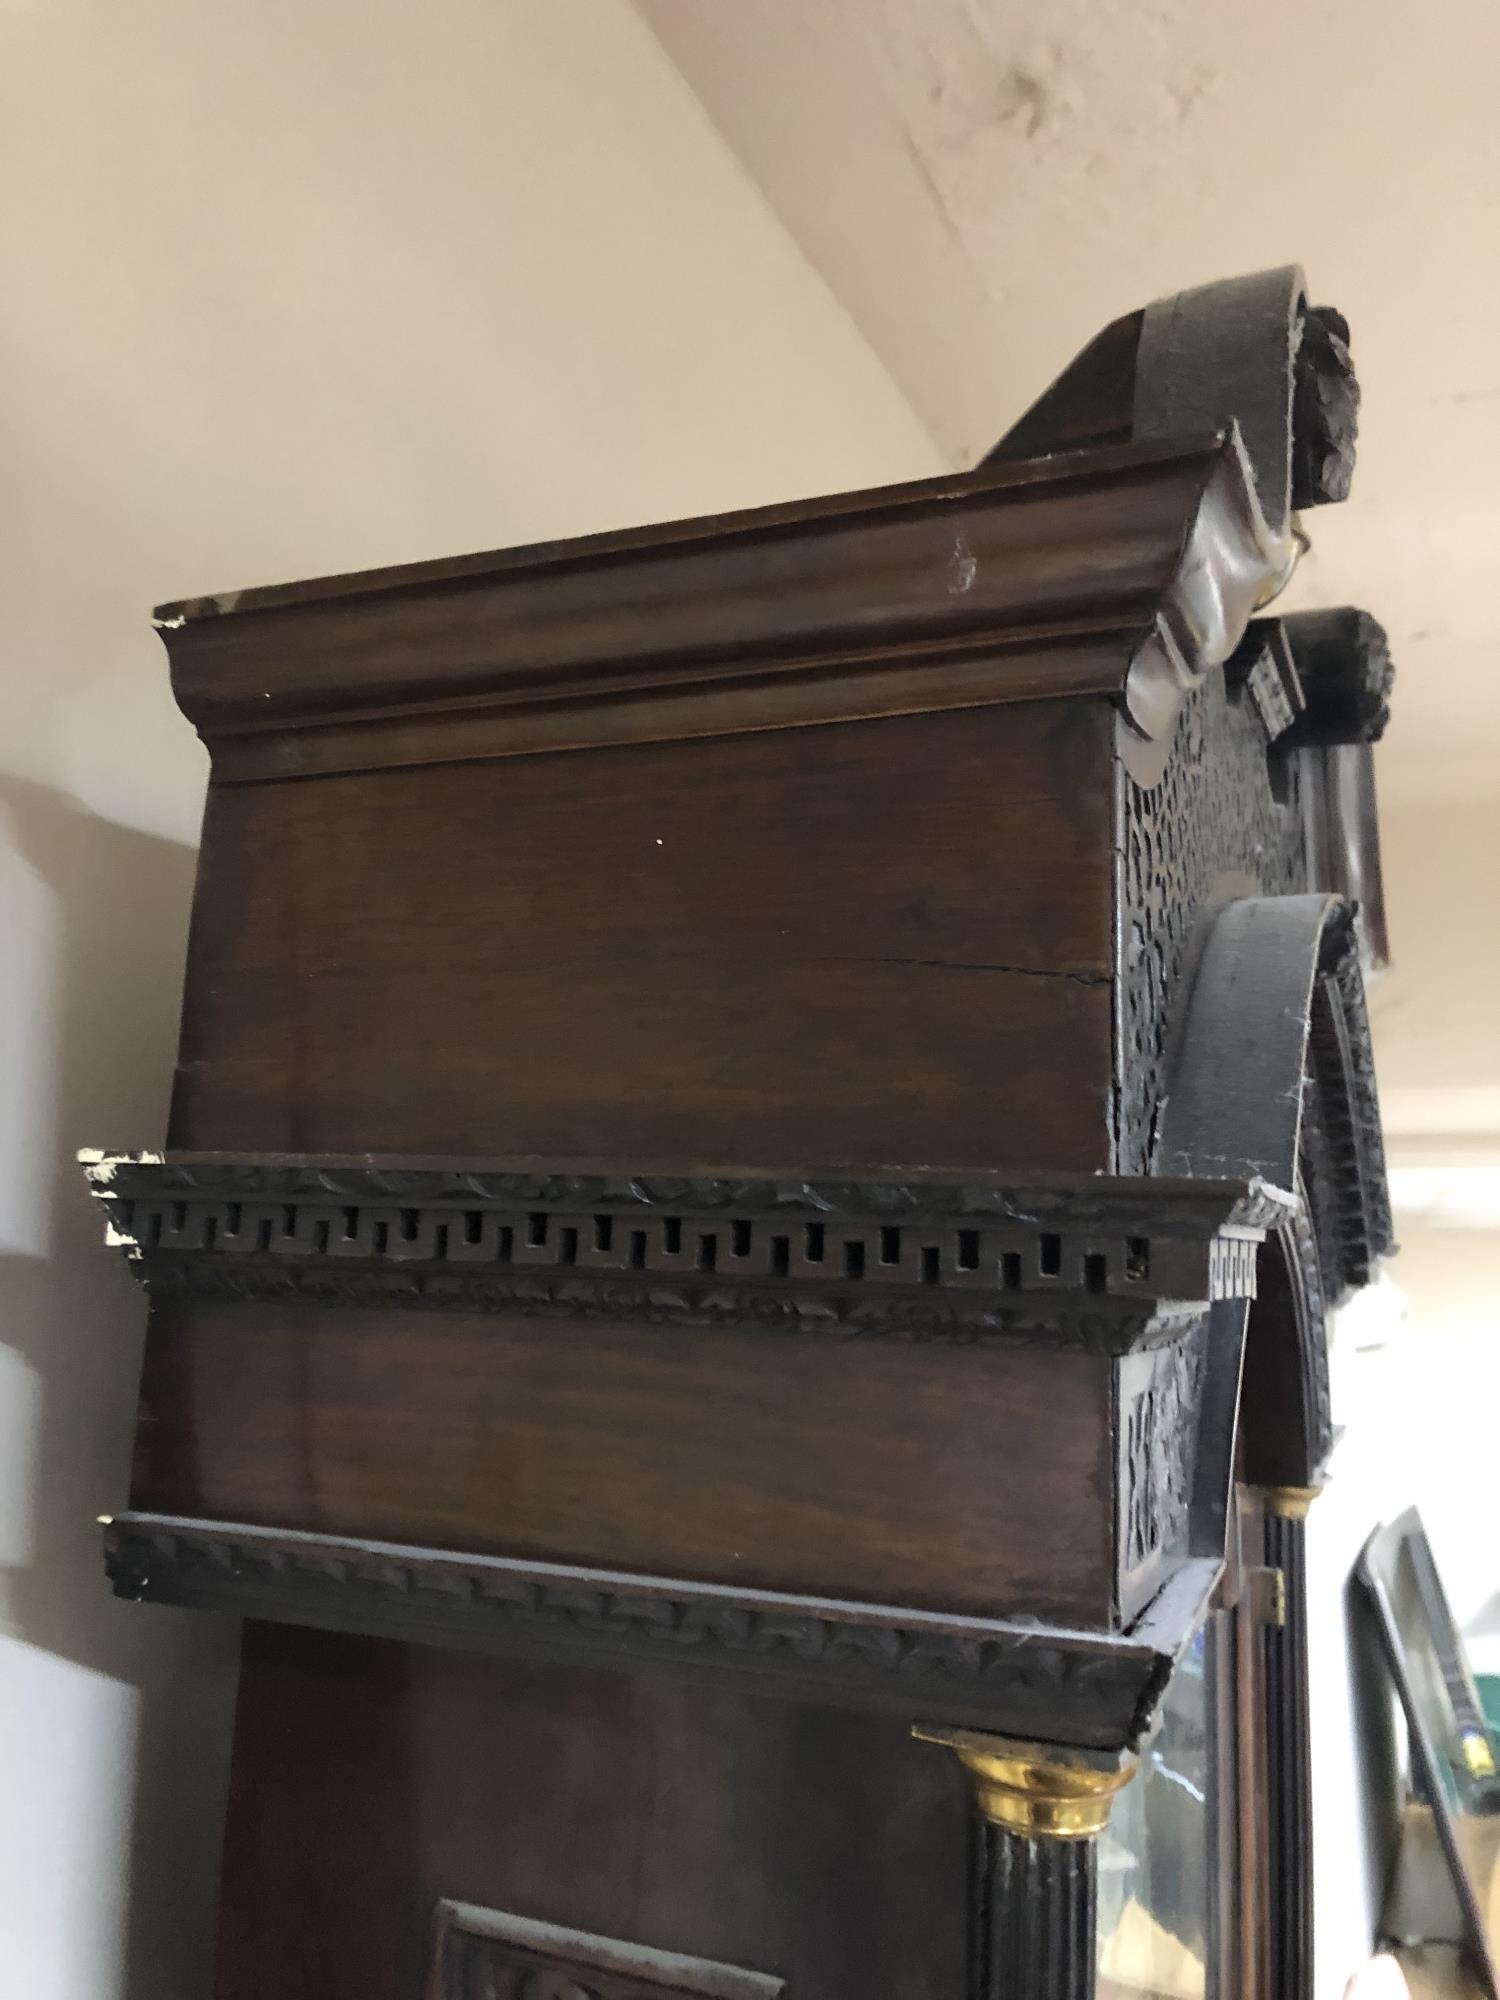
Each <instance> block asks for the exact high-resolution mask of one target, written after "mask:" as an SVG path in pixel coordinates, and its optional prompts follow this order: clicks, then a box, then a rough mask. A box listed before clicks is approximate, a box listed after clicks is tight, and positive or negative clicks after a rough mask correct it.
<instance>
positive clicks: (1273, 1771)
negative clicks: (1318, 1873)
mask: <svg viewBox="0 0 1500 2000" xmlns="http://www.w3.org/2000/svg"><path fill="white" fill-rule="evenodd" d="M1259 1525H1260V1528H1261V1533H1262V1536H1263V1538H1264V1547H1265V1559H1266V1562H1267V1563H1268V1564H1269V1565H1270V1567H1271V1568H1272V1569H1273V1570H1275V1571H1276V1572H1277V1573H1279V1575H1280V1577H1281V1592H1282V1610H1283V1615H1282V1618H1281V1621H1280V1622H1279V1623H1277V1624H1272V1625H1268V1626H1267V1627H1266V1628H1265V1636H1264V1646H1265V1668H1264V1699H1265V1716H1266V1754H1265V1760H1264V1761H1265V1766H1266V1773H1267V1784H1266V1789H1267V1834H1268V1841H1269V1853H1268V1857H1267V1870H1266V1876H1267V1883H1266V1891H1267V1893H1266V1901H1267V1906H1268V1923H1267V1933H1268V1939H1269V1944H1270V1954H1271V1985H1270V1992H1271V1996H1272V2000H1311V1995H1312V1992H1313V1908H1314V1904H1313V1827H1312V1805H1313V1800H1312V1712H1311V1706H1310V1700H1309V1693H1308V1675H1307V1637H1308V1634H1307V1555H1306V1522H1305V1521H1302V1520H1293V1519H1290V1518H1288V1517H1287V1516H1285V1515H1282V1514H1276V1513H1269V1512H1268V1513H1265V1514H1264V1515H1263V1517H1262V1520H1261V1522H1260V1524H1259Z"/></svg>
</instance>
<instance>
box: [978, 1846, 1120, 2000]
mask: <svg viewBox="0 0 1500 2000" xmlns="http://www.w3.org/2000/svg"><path fill="white" fill-rule="evenodd" d="M981 1837H982V1840H983V1843H984V1852H983V1858H982V1861H981V1869H982V1882H981V1889H980V1895H981V1897H982V1909H983V1921H982V1926H981V1933H980V1935H981V1950H982V1958H981V1964H980V1970H979V1978H978V1980H977V1981H976V1984H975V1987H974V1994H975V2000H1021V1996H1022V1995H1024V1996H1025V2000H1089V1995H1090V1994H1091V1993H1092V1992H1093V1991H1094V1981H1095V1975H1096V1971H1097V1967H1098V1959H1099V1935H1098V1933H1099V1925H1098V1865H1099V1857H1098V1850H1097V1847H1096V1845H1095V1843H1094V1842H1093V1841H1092V1840H1046V1839H1031V1838H1029V1837H1028V1836H1027V1835H1025V1834H1019V1833H1011V1832H1009V1831H1008V1830H1007V1829H1006V1828H1004V1827H999V1826H986V1827H985V1828H984V1830H983V1834H982V1836H981Z"/></svg>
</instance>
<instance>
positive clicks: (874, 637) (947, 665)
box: [158, 429, 1286, 783]
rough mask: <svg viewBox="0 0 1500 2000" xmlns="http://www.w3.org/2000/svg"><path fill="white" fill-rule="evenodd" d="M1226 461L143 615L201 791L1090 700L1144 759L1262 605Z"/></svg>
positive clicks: (1027, 485)
mask: <svg viewBox="0 0 1500 2000" xmlns="http://www.w3.org/2000/svg"><path fill="white" fill-rule="evenodd" d="M1285 553H1286V552H1285V551H1284V550H1283V549H1282V548H1281V546H1280V544H1279V543H1278V542H1277V541H1276V538H1275V537H1273V536H1272V535H1270V534H1269V532H1268V530H1267V528H1266V525H1265V521H1264V519H1263V517H1262V515H1261V512H1260V508H1259V505H1258V503H1257V501H1256V499H1255V495H1254V491H1253V482H1252V480H1251V477H1250V472H1249V468H1248V464H1247V461H1246V458H1245V454H1244V450H1243V447H1242V446H1241V444H1240V442H1239V438H1238V434H1237V433H1236V432H1235V431H1234V430H1233V429H1231V430H1230V431H1229V432H1228V433H1225V434H1222V435H1218V436H1214V437H1210V438H1207V439H1201V440H1197V441H1192V442H1188V443H1175V442H1174V443H1171V444H1165V445H1163V444H1137V445H1131V446H1128V447H1121V448H1107V449H1102V450H1094V451H1086V452H1075V453H1069V454H1066V455H1064V456H1061V457H1053V458H1048V459H1038V460H1033V461H1029V462H1025V463H1021V464H1010V465H997V466H992V467H987V468H983V469H981V470H980V471H977V472H973V473H970V474H967V475H964V476H962V477H958V476H955V477H950V478H940V479H931V480H923V481H920V482H917V483H915V484H911V485H905V486H894V487H886V488H880V489H876V490H874V491H870V492H865V493H857V494H849V495H841V496H837V497H834V498H829V499H818V500H810V501H803V502H798V503H796V504H793V505H788V506H778V507H769V508H761V509H757V510H755V511H753V512H749V513H741V514H729V515H722V516H718V517H714V518H711V519H706V520H701V521H690V522H686V523H679V524H675V525H670V526H665V527H652V528H645V529H632V530H629V531H627V532H624V533H619V534H609V535H595V536H590V537H587V538H585V539H583V540H579V541H569V542H553V543H547V544H542V545H538V546H536V547H532V548H527V549H519V550H512V551H509V552H503V553H499V554H493V555H477V556H464V557H457V558H453V559H451V560H448V561H444V562H436V563H419V564H413V565H410V566H407V567H404V568H398V569H386V570H376V571H371V572H368V573H366V574H364V575H358V576H347V577H333V578H328V579H324V580H322V581H319V582H311V583H302V584H290V585H286V586H283V587H281V588H276V589H268V590H250V591H243V592H239V593H233V594H230V595H228V596H222V597H209V598H199V599H195V600H192V601H191V602H187V603H182V604H175V605H167V606H164V607H162V609H161V610H160V611H159V613H158V624H159V629H160V630H161V633H162V637H163V639H164V641H165V643H166V646H167V649H168V653H169V655H170V658H171V666H172V679H173V686H174V689H175V691H176V695H177V699H178V701H179V703H180V705H181V707H182V709H183V712H184V713H185V714H186V715H187V716H188V718H189V719H190V720H191V721H192V722H193V723H194V725H195V726H196V728H197V729H198V731H199V734H200V735H201V736H202V737H203V739H204V741H205V743H206V744H207V745H208V747H209V750H210V752H211V753H212V756H213V775H214V778H215V780H216V781H217V782H220V783H226V782H237V781H246V780H265V779H274V778H289V777H304V776H313V775H318V774H323V773H331V772H339V771H353V770H362V769H375V768H382V767H391V766H396V765H403V764H413V763H433V762H450V761H454V760H459V759H470V758H488V757H498V756H512V755H517V754H524V753H528V752H535V751H545V750H564V749H577V748H583V747H593V746H602V745H608V744H623V743H635V742H645V741H662V740H668V739H672V738H677V737H695V736H712V735H718V734H729V733H737V732H742V731H748V730H763V729H781V728H791V727H797V726H800V725H806V724H813V723H827V722H838V721H850V720H857V719H860V718H864V717H872V716H886V715H897V714H910V713H920V712H924V711H929V710H936V709H953V708H968V707H985V706H990V705H993V704H1000V703H1007V702H1018V701H1031V700H1038V699H1044V698H1048V697H1057V696H1067V695H1079V694H1094V695H1103V696H1108V697H1111V698H1114V699H1115V700H1116V701H1118V702H1119V704H1120V705H1121V708H1122V710H1123V711H1124V712H1125V714H1126V715H1127V716H1128V717H1129V718H1130V721H1131V722H1132V724H1133V725H1134V727H1135V728H1136V729H1137V730H1138V731H1139V732H1140V733H1141V734H1142V735H1143V736H1144V737H1148V738H1156V739H1160V738H1161V736H1162V734H1163V732H1164V731H1165V730H1169V729H1170V725H1171V721H1172V719H1173V717H1174V716H1175V713H1176V703H1177V701H1178V700H1180V698H1181V690H1182V688H1183V687H1184V686H1188V685H1191V684H1192V682H1193V681H1194V679H1196V678H1197V677H1199V676H1201V674H1202V672H1203V671H1204V670H1205V669H1206V668H1207V667H1208V666H1210V665H1213V664H1216V663H1219V662H1221V661H1222V660H1224V659H1225V658H1227V657H1228V654H1229V653H1230V652H1231V651H1232V650H1233V647H1234V645H1235V644H1236V643H1237V642H1238V640H1239V638H1240V635H1241V634H1242V632H1243V630H1244V627H1245V624H1246V622H1247V621H1248V619H1249V617H1250V615H1251V613H1252V611H1253V610H1254V609H1255V607H1256V606H1257V604H1258V603H1260V602H1262V601H1263V600H1264V599H1265V598H1266V597H1268V596H1269V595H1270V594H1272V592H1273V591H1274V588H1275V586H1276V583H1277V581H1278V579H1279V577H1280V576H1281V574H1282V573H1283V571H1284V569H1285Z"/></svg>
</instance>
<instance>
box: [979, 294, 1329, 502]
mask: <svg viewBox="0 0 1500 2000" xmlns="http://www.w3.org/2000/svg"><path fill="white" fill-rule="evenodd" d="M1358 421H1359V383H1358V380H1357V379H1356V376H1355V373H1354V363H1353V360H1352V358H1351V356H1350V351H1349V324H1348V321H1347V320H1346V319H1345V318H1344V316H1343V314H1342V313H1340V312H1337V311H1336V310H1335V309H1334V308H1333V307H1332V306H1313V305H1309V304H1308V299H1307V286H1306V281H1305V280H1304V278H1303V275H1302V272H1301V270H1300V269H1299V268H1298V266H1297V265H1295V264H1284V265H1281V266H1279V267H1277V268H1276V269H1274V270H1270V271H1256V272H1252V273H1250V274H1249V275H1247V276H1244V277H1238V278H1226V279H1223V280H1221V281H1219V282H1218V283H1216V284H1211V285H1199V286H1197V287H1195V288H1194V289H1193V290H1191V291H1186V292H1175V293H1172V294H1170V295H1169V296H1168V297H1166V298H1162V299H1157V300H1155V301H1154V302H1153V303H1152V304H1151V305H1149V306H1146V307H1144V308H1142V309H1141V310H1139V311H1137V312H1133V313H1127V314H1126V315H1125V317H1124V318H1122V319H1117V320H1115V321H1113V322H1112V323H1111V324H1110V325H1109V326H1107V327H1106V328H1105V329H1104V331H1103V332H1102V333H1100V334H1098V335H1097V336H1096V337H1095V338H1094V339H1093V340H1091V341H1090V342H1089V344H1088V346H1087V347H1085V348H1084V349H1083V351H1082V352H1081V353H1080V354H1079V355H1078V356H1077V358H1076V359H1075V360H1073V361H1072V362H1070V363H1069V365H1068V367H1067V368H1065V369H1064V370H1063V372H1062V374H1061V375H1060V376H1059V377H1058V378H1057V380H1056V381H1055V382H1054V383H1053V384H1052V386H1051V388H1049V389H1048V390H1046V391H1045V393H1044V394H1043V395H1042V396H1040V397H1039V398H1038V400H1037V401H1036V402H1035V403H1033V404H1032V406H1031V408H1030V409H1029V410H1028V411H1027V412H1026V414H1025V415H1024V416H1023V417H1021V418H1020V419H1019V421H1018V422H1016V423H1015V424H1013V425H1012V426H1011V428H1010V429H1009V430H1008V431H1007V432H1006V433H1005V435H1004V437H1002V438H1001V440H1000V442H999V443H998V444H997V445H996V446H995V448H994V450H993V451H991V452H990V453H989V455H988V457H987V458H986V460H985V461H984V462H985V463H986V464H990V463H993V462H996V461H1000V460H1005V459H1015V458H1033V457H1040V456H1042V455H1043V454H1045V453H1051V452H1058V451H1078V450H1082V449H1084V448H1086V447H1088V446H1091V445H1100V444H1127V443H1129V444H1139V443H1142V442H1144V441H1146V440H1148V439H1161V438H1183V437H1193V436H1201V435H1203V434H1204V433H1205V432H1208V431H1222V430H1227V429H1228V428H1229V426H1230V425H1231V424H1232V423H1237V424H1238V425H1239V428H1240V430H1241V432H1242V434H1243V436H1244V440H1245V447H1246V450H1247V451H1248V453H1249V456H1250V462H1251V464H1252V466H1253V468H1254V471H1255V484H1256V491H1257V493H1258V494H1259V497H1260V503H1261V507H1262V509H1263V511H1264V513H1265V517H1266V522H1267V525H1268V526H1269V527H1270V529H1271V530H1272V532H1273V534H1276V535H1284V534H1285V533H1287V532H1288V530H1289V529H1290V527H1291V516H1292V513H1293V510H1295V509H1301V508H1305V507H1319V506H1323V505H1325V504H1327V503H1329V502H1331V501H1338V500H1344V499H1347V497H1348V494H1349V488H1350V484H1351V482H1352V479H1353V473H1354V454H1355V437H1356V433H1357V430H1358Z"/></svg>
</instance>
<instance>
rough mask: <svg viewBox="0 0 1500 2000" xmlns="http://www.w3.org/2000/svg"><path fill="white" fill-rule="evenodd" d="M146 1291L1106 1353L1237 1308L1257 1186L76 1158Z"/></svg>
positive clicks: (1260, 1198)
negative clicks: (1202, 1315)
mask: <svg viewBox="0 0 1500 2000" xmlns="http://www.w3.org/2000/svg"><path fill="white" fill-rule="evenodd" d="M86 1169H87V1172H88V1176H89V1179H90V1182H91V1184H92V1186H93V1190H94V1192H95V1194H96V1195H97V1197H98V1198H99V1200H100V1202H101V1204H102V1205H103V1206H104V1208H105V1210H106V1212H107V1214H108V1217H109V1230H110V1235H111V1239H112V1240H113V1241H115V1242H117V1243H118V1244H120V1245H121V1246H122V1247H123V1248H124V1249H125V1251H126V1254H127V1255H128V1257H129V1258H130V1260H131V1262H132V1264H133V1265H134V1267H135V1268H136V1270H137V1271H138V1273H139V1275H140V1276H141V1277H142V1279H143V1281H144V1282H145V1283H146V1285H147V1286H148V1288H149V1289H151V1290H152V1291H154V1292H159V1293H167V1292H171V1293H186V1294H188V1295H190V1296H194V1297H210V1298H229V1299H256V1300H266V1299H271V1300H287V1301H289V1302H302V1303H311V1304H332V1305H375V1304H410V1305H417V1306H426V1307H439V1308H452V1309H454V1310H461V1311H462V1310H467V1311H477V1312H497V1311H506V1312H523V1313H535V1314H543V1315H549V1316H553V1317H558V1318H563V1319H572V1318H585V1319H586V1318H591V1317H597V1316H605V1317H608V1318H610V1319H612V1320H626V1321H631V1320H635V1321H651V1322H672V1321H678V1320H680V1321H684V1322H690V1323H694V1324H701V1325H728V1324H734V1325H749V1326H757V1327H763V1328H766V1329H770V1330H774V1329H776V1328H778V1327H780V1328H786V1329H788V1330H793V1331H798V1332H808V1331H814V1332H817V1331H824V1332H828V1333H831V1334H835V1335H845V1336H847V1335H855V1336H859V1335H883V1334H885V1335H892V1336H896V1337H902V1338H918V1339H921V1338H935V1339H956V1340H1005V1339H1017V1340H1025V1341H1034V1340H1038V1339H1047V1338H1052V1339H1057V1340H1061V1341H1064V1342H1066V1343H1068V1344H1073V1345H1078V1346H1082V1347H1085V1348H1089V1349H1093V1350H1097V1351H1103V1352H1124V1351H1127V1350H1129V1349H1131V1348H1134V1347H1138V1346H1149V1345H1151V1344H1153V1343H1155V1342H1157V1341H1161V1340H1168V1339H1171V1338H1173V1337H1174V1336H1175V1335H1176V1334H1178V1333H1180V1332H1181V1330H1182V1328H1183V1326H1184V1325H1185V1324H1186V1323H1187V1322H1188V1321H1189V1320H1190V1319H1191V1318H1192V1316H1193V1315H1194V1314H1196V1313H1197V1312H1198V1311H1200V1310H1201V1308H1202V1306H1203V1305H1205V1304H1207V1303H1209V1302H1211V1301H1213V1300H1215V1299H1222V1298H1235V1297H1250V1296H1251V1295H1252V1294H1253V1290H1254V1284H1255V1267H1256V1252H1257V1248H1258V1244H1259V1241H1260V1239H1261V1236H1262V1235H1263V1233H1264V1231H1265V1230H1266V1229H1267V1228H1271V1227H1275V1226H1276V1225H1277V1224H1278V1223H1280V1222H1281V1221H1282V1220H1283V1219H1284V1218H1285V1216H1286V1215H1287V1214H1288V1212H1289V1204H1288V1201H1287V1199H1286V1198H1285V1197H1283V1196H1282V1195H1280V1194H1279V1193H1278V1192H1276V1191H1275V1190H1273V1189H1270V1188H1268V1187H1265V1186H1262V1185H1260V1184H1259V1183H1244V1184H1239V1183H1229V1182H1221V1181H1216V1180H1210V1179H1202V1180H1177V1181H1172V1180H1169V1179H1165V1178H1162V1179H1155V1180H1150V1181H1146V1180H1141V1179H1121V1180H1111V1179H1108V1178H1106V1177H1102V1176H1081V1175H1080V1176H1071V1177H1067V1178H1059V1179H1057V1180H1053V1181H1048V1182H1039V1183H1036V1184H1032V1185H1022V1186H1016V1185H1012V1184H1009V1183H1007V1182H1005V1181H1003V1180H1001V1179H1000V1178H998V1177H994V1176H990V1177H984V1176H967V1177H961V1178H960V1177H954V1176H944V1175H940V1174H932V1173H928V1174H913V1175H907V1176H903V1177H900V1178H897V1177H890V1178H875V1177H867V1178H862V1179H860V1180H858V1181H840V1180H832V1179H829V1180H821V1179H819V1180H809V1179H805V1178H801V1177H797V1176H787V1177H784V1178H780V1179H776V1178H770V1177H757V1176H754V1175H746V1176H738V1177H729V1176H712V1175H700V1176H689V1177H683V1176H674V1175H663V1174H655V1173H650V1172H642V1173H638V1174H618V1173H616V1174H610V1173H605V1172H598V1171H591V1170H588V1169H584V1168H576V1169H575V1168H573V1167H569V1166H567V1165H566V1164H562V1165H547V1164H539V1163H529V1164H528V1165H527V1166H525V1167H524V1168H523V1167H518V1166H503V1165H499V1166H486V1165H482V1164H477V1163H476V1164H471V1163H467V1162H463V1161H455V1162H418V1161H401V1160H387V1161H383V1162H381V1161H369V1160H359V1161H349V1160H338V1159H312V1158H297V1157H273V1156H259V1157H257V1156H244V1157H234V1156H227V1155H201V1154H200V1155H191V1154H179V1155H171V1156H168V1157H167V1158H165V1159H160V1158H155V1157H152V1156H145V1155H143V1156H137V1157H130V1156H114V1157H104V1156H90V1157H89V1159H88V1160H87V1162H86Z"/></svg>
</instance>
